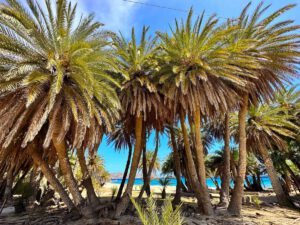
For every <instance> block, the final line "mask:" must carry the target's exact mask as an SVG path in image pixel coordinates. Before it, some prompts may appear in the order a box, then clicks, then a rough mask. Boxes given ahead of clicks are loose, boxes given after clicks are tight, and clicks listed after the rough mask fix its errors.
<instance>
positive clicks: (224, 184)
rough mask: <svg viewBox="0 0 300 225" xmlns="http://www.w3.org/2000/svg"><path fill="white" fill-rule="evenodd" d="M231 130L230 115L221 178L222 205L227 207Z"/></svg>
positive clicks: (226, 116)
mask: <svg viewBox="0 0 300 225" xmlns="http://www.w3.org/2000/svg"><path fill="white" fill-rule="evenodd" d="M229 142H230V130H229V115H228V113H226V115H225V130H224V166H223V173H222V176H221V191H220V203H221V204H222V205H224V206H225V207H228V204H229V189H230V146H229Z"/></svg>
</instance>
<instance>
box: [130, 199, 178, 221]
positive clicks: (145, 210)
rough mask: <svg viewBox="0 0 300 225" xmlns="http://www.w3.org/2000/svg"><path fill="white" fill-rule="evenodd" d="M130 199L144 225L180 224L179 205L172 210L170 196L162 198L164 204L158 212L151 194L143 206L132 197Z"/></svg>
mask: <svg viewBox="0 0 300 225" xmlns="http://www.w3.org/2000/svg"><path fill="white" fill-rule="evenodd" d="M131 201H132V203H133V205H134V207H135V208H136V210H137V212H138V215H139V218H140V220H141V221H142V223H143V224H144V225H169V224H172V225H182V224H183V218H182V216H181V205H179V206H177V207H176V209H175V210H173V206H172V201H171V198H169V197H168V198H167V199H166V200H164V204H163V206H162V208H161V213H159V210H158V207H157V204H156V201H155V200H154V199H153V197H152V196H151V197H150V198H148V199H147V200H146V206H145V207H143V206H142V205H141V204H139V203H137V202H136V201H135V200H134V199H133V198H131Z"/></svg>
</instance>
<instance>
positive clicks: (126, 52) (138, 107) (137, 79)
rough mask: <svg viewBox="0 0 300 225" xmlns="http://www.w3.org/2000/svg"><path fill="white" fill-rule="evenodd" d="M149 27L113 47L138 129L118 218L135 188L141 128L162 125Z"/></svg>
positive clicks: (126, 107)
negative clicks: (138, 35) (138, 37)
mask: <svg viewBox="0 0 300 225" xmlns="http://www.w3.org/2000/svg"><path fill="white" fill-rule="evenodd" d="M148 30H149V28H148V27H144V28H143V30H142V35H141V39H140V40H139V41H137V40H136V35H135V31H134V29H132V35H131V40H129V41H127V40H126V39H125V38H124V37H123V36H122V35H120V36H119V37H117V36H115V37H114V49H115V54H116V57H117V59H118V65H119V72H120V73H121V74H122V75H123V76H124V77H125V81H124V82H123V85H122V88H121V91H120V96H119V97H120V100H121V104H122V108H123V111H124V114H125V115H126V117H127V119H128V120H130V121H131V122H130V124H132V126H133V130H134V132H135V146H134V153H133V158H132V163H131V168H130V173H129V179H128V184H127V187H126V190H125V193H124V194H123V197H122V199H121V202H120V203H119V204H118V206H117V209H116V214H115V216H116V217H119V216H120V215H121V214H122V213H123V212H124V211H125V209H126V208H127V205H128V204H129V202H130V196H131V194H132V188H133V183H134V179H135V176H136V172H137V169H138V164H139V161H140V156H141V150H142V147H143V146H142V142H143V140H142V137H143V136H144V135H142V133H143V132H142V131H143V129H144V130H146V128H148V127H155V128H159V127H162V126H163V121H164V115H163V112H164V110H165V107H163V101H162V99H161V95H160V94H159V93H158V91H157V87H156V84H155V83H154V81H153V79H152V77H153V74H154V73H155V72H156V68H155V65H157V62H156V60H155V55H156V52H157V49H156V39H153V38H151V37H150V38H148V37H147V32H148Z"/></svg>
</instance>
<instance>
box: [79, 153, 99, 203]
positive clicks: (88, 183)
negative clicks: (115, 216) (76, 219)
mask: <svg viewBox="0 0 300 225" xmlns="http://www.w3.org/2000/svg"><path fill="white" fill-rule="evenodd" d="M77 157H78V161H79V165H80V169H81V172H82V184H83V186H84V187H85V189H86V191H87V196H88V200H89V203H90V204H91V205H92V206H93V207H95V206H97V205H98V204H99V199H98V197H97V195H96V193H95V189H94V187H93V183H92V178H91V175H90V173H89V170H88V168H87V165H86V160H85V156H84V150H83V148H79V149H77Z"/></svg>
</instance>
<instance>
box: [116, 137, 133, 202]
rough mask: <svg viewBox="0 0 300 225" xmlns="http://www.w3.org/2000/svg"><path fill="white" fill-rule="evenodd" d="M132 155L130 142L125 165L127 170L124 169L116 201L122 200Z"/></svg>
mask: <svg viewBox="0 0 300 225" xmlns="http://www.w3.org/2000/svg"><path fill="white" fill-rule="evenodd" d="M131 155H132V145H131V143H130V142H128V158H127V162H126V166H125V171H124V174H123V178H122V182H121V185H120V188H119V190H118V194H117V197H116V202H118V201H119V200H120V198H121V195H122V193H123V188H124V185H125V181H126V178H127V174H128V170H129V166H130V161H131Z"/></svg>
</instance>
